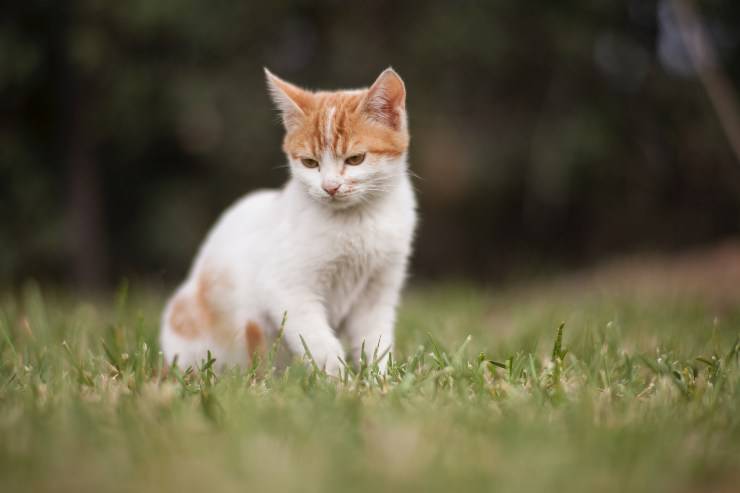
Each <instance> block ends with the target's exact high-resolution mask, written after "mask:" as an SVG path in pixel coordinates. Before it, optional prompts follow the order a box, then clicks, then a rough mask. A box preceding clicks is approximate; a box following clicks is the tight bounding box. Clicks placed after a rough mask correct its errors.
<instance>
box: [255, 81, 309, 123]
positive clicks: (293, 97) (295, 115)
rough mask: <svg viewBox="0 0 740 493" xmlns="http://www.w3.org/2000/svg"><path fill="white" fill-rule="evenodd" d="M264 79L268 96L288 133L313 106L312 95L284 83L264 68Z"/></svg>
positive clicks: (288, 83)
mask: <svg viewBox="0 0 740 493" xmlns="http://www.w3.org/2000/svg"><path fill="white" fill-rule="evenodd" d="M265 78H266V79H267V88H268V89H269V91H270V96H271V97H272V100H273V101H274V102H275V105H276V106H277V107H278V109H279V110H280V114H281V116H282V117H283V124H284V125H285V129H286V130H287V131H289V132H290V131H291V130H293V129H295V128H296V127H297V126H298V125H300V123H301V122H302V121H303V119H304V118H305V117H306V114H307V113H308V112H309V110H310V108H311V105H312V104H313V94H311V92H310V91H306V90H304V89H301V88H300V87H298V86H295V85H293V84H291V83H290V82H286V81H284V80H283V79H281V78H280V77H278V76H276V75H275V74H273V73H272V72H270V71H269V70H267V68H265Z"/></svg>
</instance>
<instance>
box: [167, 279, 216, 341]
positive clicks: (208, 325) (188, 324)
mask: <svg viewBox="0 0 740 493" xmlns="http://www.w3.org/2000/svg"><path fill="white" fill-rule="evenodd" d="M228 286H230V283H229V281H228V279H226V278H225V277H224V276H218V275H217V274H216V273H215V272H214V271H212V270H209V269H203V270H202V272H201V273H200V275H199V276H198V279H197V281H196V289H195V294H194V295H192V296H188V295H178V296H177V297H176V298H175V299H174V300H173V302H172V308H170V320H169V321H170V326H171V327H172V329H173V330H174V331H175V332H176V333H177V334H178V335H180V336H181V337H184V338H186V339H194V338H196V337H198V335H199V334H200V333H202V332H212V331H214V330H215V329H216V328H217V325H218V322H219V316H218V311H217V305H216V303H215V300H216V299H217V296H218V294H217V290H218V289H220V288H228ZM215 335H217V334H215Z"/></svg>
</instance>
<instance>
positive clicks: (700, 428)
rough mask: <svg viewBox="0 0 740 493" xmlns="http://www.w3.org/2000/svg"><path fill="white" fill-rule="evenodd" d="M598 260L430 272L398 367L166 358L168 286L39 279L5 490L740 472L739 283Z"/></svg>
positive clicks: (12, 349) (575, 479) (11, 411)
mask: <svg viewBox="0 0 740 493" xmlns="http://www.w3.org/2000/svg"><path fill="white" fill-rule="evenodd" d="M596 277H597V279H599V280H598V281H597V282H595V283H594V282H593V281H583V280H576V281H573V282H566V283H550V284H548V283H544V284H542V283H540V284H535V285H528V286H524V287H512V288H508V289H503V290H497V291H487V290H482V289H478V288H472V287H469V286H465V285H463V284H461V285H455V284H445V285H436V286H429V287H416V288H414V289H411V290H410V291H409V293H408V295H407V296H406V299H405V302H404V306H403V309H402V311H401V313H400V320H399V327H398V345H397V349H396V352H395V353H394V354H393V359H394V362H393V364H392V365H391V369H390V371H389V374H388V375H385V376H384V375H379V374H378V372H377V371H376V369H375V368H374V367H373V365H371V364H369V365H365V366H364V367H362V368H360V369H359V371H353V372H347V374H346V375H345V376H344V378H343V379H342V381H340V382H337V381H334V380H332V379H330V378H328V377H326V376H324V375H323V374H321V373H320V372H319V371H317V369H315V368H314V367H313V366H312V365H310V364H303V363H301V362H296V363H295V364H293V365H292V366H290V367H289V369H288V370H287V371H285V372H284V373H278V372H273V371H271V368H270V364H269V361H263V362H262V364H261V365H259V366H255V367H253V368H250V369H246V370H242V371H237V370H233V371H227V372H225V373H224V374H216V373H214V371H213V369H212V362H209V361H204V362H203V364H202V365H201V366H200V367H199V368H197V369H192V370H190V371H169V372H163V371H161V368H162V361H161V355H160V354H159V352H158V349H157V343H156V331H157V324H158V316H159V309H160V306H161V305H160V304H161V301H162V298H161V297H160V296H158V295H156V294H152V293H147V292H145V291H144V290H140V291H134V290H132V292H131V293H130V294H129V293H126V292H125V290H122V291H121V293H119V296H118V298H117V300H116V301H115V302H113V303H110V304H106V303H98V304H85V303H80V302H78V301H74V300H71V299H69V298H66V297H64V296H61V295H58V294H57V295H54V294H53V293H42V290H40V289H39V288H38V286H36V285H34V284H29V285H27V286H26V288H25V289H24V290H23V291H22V292H21V293H20V294H17V295H15V296H10V295H7V296H5V297H4V298H3V299H2V301H1V302H0V307H1V308H0V357H1V359H0V361H1V366H0V491H7V492H11V491H12V492H22V491H35V492H44V491H55V492H59V491H62V492H64V491H70V492H73V491H74V492H86V491H106V492H116V491H142V492H146V491H157V492H168V491H218V492H223V491H226V492H228V491H258V492H263V491H281V492H284V491H300V492H314V491H315V492H326V491H330V492H331V491H349V490H351V491H353V492H364V491H368V492H370V491H372V492H378V491H430V492H434V491H444V492H449V491H518V492H527V491H563V490H567V491H571V492H593V491H599V492H610V491H615V492H617V491H619V492H622V491H630V492H642V491H645V492H647V491H651V492H655V491H671V492H676V491H678V492H681V491H686V492H693V491H718V492H723V491H727V492H730V491H737V490H736V488H737V484H738V481H740V368H739V366H738V357H739V356H738V352H739V351H740V343H739V342H738V334H740V296H734V297H732V296H730V297H727V296H724V297H717V296H715V295H714V294H707V293H709V290H704V289H701V286H699V289H698V290H694V291H691V290H690V289H689V290H686V291H681V290H678V291H677V290H676V289H675V286H674V285H672V284H670V283H669V284H668V285H666V284H662V283H661V281H660V280H658V281H656V282H654V283H653V285H652V287H651V288H650V289H647V290H645V289H637V288H636V287H635V286H632V285H629V283H627V284H628V286H629V289H620V288H613V287H611V285H610V279H609V278H608V277H609V276H608V275H607V276H606V277H607V278H601V277H599V276H596ZM615 284H616V281H615ZM738 289H739V292H740V287H739V288H738ZM723 294H724V295H726V294H727V293H723ZM735 294H737V293H735ZM733 299H734V300H736V301H733ZM561 321H565V325H564V330H563V326H561V325H560V323H561ZM559 327H560V328H559Z"/></svg>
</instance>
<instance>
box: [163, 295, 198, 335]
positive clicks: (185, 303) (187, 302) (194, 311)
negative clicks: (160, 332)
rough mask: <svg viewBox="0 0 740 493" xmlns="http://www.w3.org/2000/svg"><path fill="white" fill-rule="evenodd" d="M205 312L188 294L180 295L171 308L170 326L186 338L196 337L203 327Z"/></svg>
mask: <svg viewBox="0 0 740 493" xmlns="http://www.w3.org/2000/svg"><path fill="white" fill-rule="evenodd" d="M203 325H204V320H203V314H202V313H201V311H200V310H199V309H198V305H197V304H196V303H195V302H194V301H193V300H191V299H190V298H189V297H186V296H178V297H177V298H175V299H174V300H173V302H172V307H171V308H170V327H172V330H174V331H175V332H176V333H177V334H178V335H179V336H181V337H184V338H185V339H195V338H196V337H197V336H198V334H199V333H200V330H201V328H203Z"/></svg>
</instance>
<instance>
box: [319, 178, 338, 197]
mask: <svg viewBox="0 0 740 493" xmlns="http://www.w3.org/2000/svg"><path fill="white" fill-rule="evenodd" d="M341 186H342V184H341V183H335V182H326V181H325V182H323V183H322V184H321V188H323V189H324V191H325V192H326V193H328V194H329V195H330V196H332V197H334V195H335V194H336V193H337V190H339V187H341Z"/></svg>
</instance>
